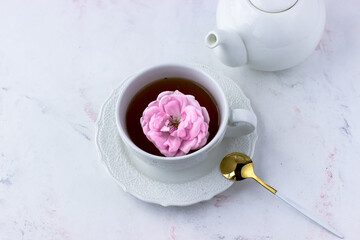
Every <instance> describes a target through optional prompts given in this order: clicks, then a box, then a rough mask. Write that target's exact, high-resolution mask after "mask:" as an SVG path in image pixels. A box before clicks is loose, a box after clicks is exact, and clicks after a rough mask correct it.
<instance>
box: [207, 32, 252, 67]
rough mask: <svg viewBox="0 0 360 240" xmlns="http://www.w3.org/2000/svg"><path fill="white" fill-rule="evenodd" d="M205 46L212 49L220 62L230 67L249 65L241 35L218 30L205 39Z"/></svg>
mask: <svg viewBox="0 0 360 240" xmlns="http://www.w3.org/2000/svg"><path fill="white" fill-rule="evenodd" d="M205 45H206V46H207V47H208V48H210V49H212V50H213V51H214V53H215V55H216V56H217V57H218V58H219V60H220V61H221V62H222V63H224V64H225V65H228V66H230V67H239V66H241V65H244V64H246V63H247V51H246V47H245V44H244V41H243V40H242V38H241V37H240V35H239V34H238V33H237V32H235V31H233V30H224V29H216V30H213V31H210V32H209V33H208V34H207V35H206V37H205Z"/></svg>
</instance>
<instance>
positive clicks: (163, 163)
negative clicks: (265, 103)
mask: <svg viewBox="0 0 360 240" xmlns="http://www.w3.org/2000/svg"><path fill="white" fill-rule="evenodd" d="M164 78H182V79H188V80H191V81H193V82H196V83H197V84H199V85H201V86H202V87H204V88H205V89H206V90H207V91H208V92H209V93H210V94H211V95H212V96H213V98H214V99H215V101H216V104H217V106H218V109H219V115H220V116H219V119H220V125H219V129H218V131H217V133H216V135H215V136H214V138H213V139H212V140H211V141H210V142H208V143H207V144H206V145H205V146H204V147H202V148H201V149H199V150H197V151H195V152H193V153H189V154H187V155H184V156H179V157H165V156H156V155H153V154H150V153H147V152H145V151H144V150H142V149H141V148H139V147H138V146H136V145H135V144H134V143H133V142H132V141H131V139H130V138H129V136H128V133H127V130H126V112H127V108H128V106H129V104H130V102H131V100H132V99H133V97H134V96H135V95H136V94H137V93H138V92H139V91H140V90H141V89H142V88H143V87H145V86H146V85H148V84H150V83H152V82H154V81H157V80H160V79H164ZM195 98H196V96H195ZM154 100H155V99H154ZM144 110H145V109H144ZM115 116H116V124H117V127H118V130H119V133H120V137H121V139H122V140H123V142H124V143H125V144H126V146H127V147H128V149H129V150H130V151H129V152H131V153H134V154H135V157H134V159H133V160H132V161H133V163H134V165H136V166H137V167H138V168H140V170H141V171H142V172H143V173H145V174H147V175H149V176H150V177H152V178H156V179H160V180H166V179H163V178H164V176H166V174H163V172H166V171H170V172H179V171H181V170H184V169H189V168H192V167H194V166H195V165H199V164H200V163H202V162H203V161H204V160H206V159H209V158H211V157H214V152H217V149H216V148H217V147H218V145H219V143H221V141H222V140H223V138H224V137H239V136H242V135H246V134H249V133H251V132H253V131H254V130H255V129H256V125H257V120H256V116H255V115H254V114H253V113H252V112H251V111H249V110H246V109H230V108H229V105H228V102H227V99H226V97H225V94H224V92H223V90H222V88H221V87H220V86H219V84H218V83H217V82H216V81H215V80H214V79H213V78H212V77H211V76H210V75H208V74H207V73H206V72H203V71H201V70H200V69H197V68H195V67H192V66H188V65H184V64H164V65H158V66H154V67H150V68H147V69H145V70H142V71H140V72H139V73H137V74H135V75H134V76H132V77H130V78H129V79H128V80H127V82H125V83H124V87H123V91H122V92H121V93H120V96H119V99H118V102H117V106H116V112H115ZM210 121H211V119H210ZM140 127H141V125H140V119H139V128H140ZM215 155H216V154H215ZM161 171H162V172H161ZM159 175H161V176H159ZM188 177H193V176H185V178H188ZM165 178H167V177H165ZM175 181H177V180H175ZM179 181H180V179H179Z"/></svg>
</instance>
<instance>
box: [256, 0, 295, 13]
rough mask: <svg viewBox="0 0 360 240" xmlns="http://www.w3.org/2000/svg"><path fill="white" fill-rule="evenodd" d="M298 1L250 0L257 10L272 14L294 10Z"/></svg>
mask: <svg viewBox="0 0 360 240" xmlns="http://www.w3.org/2000/svg"><path fill="white" fill-rule="evenodd" d="M297 1H298V0H272V1H269V0H249V2H250V3H251V4H252V5H253V6H254V7H256V8H257V9H259V10H261V11H264V12H270V13H278V12H284V11H287V10H289V9H290V8H292V7H293V6H294V5H295V4H296V3H297Z"/></svg>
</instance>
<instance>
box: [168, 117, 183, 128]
mask: <svg viewBox="0 0 360 240" xmlns="http://www.w3.org/2000/svg"><path fill="white" fill-rule="evenodd" d="M179 124H180V119H179V118H177V117H174V116H170V118H169V125H168V127H170V128H171V129H172V130H176V129H177V128H178V126H179Z"/></svg>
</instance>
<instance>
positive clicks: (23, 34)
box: [0, 0, 360, 240]
mask: <svg viewBox="0 0 360 240" xmlns="http://www.w3.org/2000/svg"><path fill="white" fill-rule="evenodd" d="M216 3H217V2H216V1H211V2H210V1H201V0H199V1H195V0H193V1H185V0H183V1H180V0H177V1H164V0H162V1H160V0H151V1H150V0H149V1H144V0H137V1H130V0H96V1H91V0H73V1H70V0H69V1H68V0H64V1H45V0H35V1H19V0H13V1H5V0H1V1H0V6H1V7H0V240H9V239H24V240H25V239H54V240H55V239H56V240H70V239H159V240H161V239H164V240H174V239H177V240H181V239H226V240H230V239H231V240H235V239H236V240H240V239H252V240H270V239H336V238H335V237H334V236H332V235H330V234H329V233H328V232H326V231H325V230H323V229H321V228H319V227H318V226H317V225H315V224H313V223H312V222H311V221H309V220H307V219H305V218H304V217H303V216H301V215H300V214H298V213H297V212H295V211H293V209H291V208H290V207H288V206H287V205H285V204H284V203H282V202H280V201H279V200H278V199H276V198H274V196H272V195H271V194H269V193H268V192H266V191H265V190H264V189H262V188H261V187H260V186H258V185H257V184H256V183H255V182H252V181H247V182H241V183H238V184H234V185H233V186H232V187H231V188H230V189H228V190H227V191H225V192H223V193H222V194H220V195H217V196H215V197H214V198H213V199H211V200H209V201H207V202H203V203H199V204H196V205H193V206H189V207H168V208H164V207H161V206H157V205H153V204H149V203H144V202H142V201H140V200H138V199H136V198H134V197H133V196H131V195H129V194H127V193H125V192H123V191H122V189H121V188H120V187H119V186H118V185H117V184H116V183H115V182H114V181H113V179H112V178H111V177H109V175H108V174H107V173H106V171H105V170H104V168H103V167H102V165H101V164H100V163H99V161H98V160H99V159H98V155H97V152H96V149H95V144H94V135H95V128H94V122H95V121H96V118H97V114H98V112H99V109H100V107H101V105H102V103H103V102H104V101H105V99H106V98H107V97H108V96H109V93H110V92H111V90H112V89H114V88H115V87H116V86H118V85H119V83H120V82H121V81H122V80H123V79H124V78H125V77H126V76H128V75H129V74H131V73H133V72H135V71H137V70H138V69H139V68H143V67H144V66H149V65H153V64H156V63H159V62H166V61H189V62H199V63H203V64H207V65H209V66H211V67H213V68H214V69H216V70H219V71H222V72H223V73H224V74H225V75H227V76H229V77H232V78H233V79H234V81H236V83H237V84H239V86H241V87H242V88H243V90H244V92H245V93H246V95H247V96H248V97H249V98H250V99H251V101H252V105H253V108H254V109H255V111H256V113H257V115H258V119H259V128H258V134H259V140H258V144H257V148H256V151H255V156H254V161H255V170H256V172H257V175H258V176H259V177H261V178H262V179H263V180H264V181H266V182H268V183H269V184H270V185H273V186H274V187H276V188H277V189H279V190H281V191H282V192H283V193H285V194H286V195H288V196H289V197H291V198H293V199H295V200H296V201H297V202H299V203H301V204H302V205H303V206H304V207H306V208H308V209H310V210H311V211H313V212H314V213H315V214H316V215H317V216H319V217H321V218H323V219H325V220H326V221H327V222H328V223H329V224H330V225H332V226H333V227H334V228H336V229H338V230H339V231H341V232H342V233H343V234H344V235H345V238H346V239H358V238H359V236H360V228H359V223H360V211H359V210H360V207H359V205H358V202H357V201H358V200H360V191H359V187H358V185H359V181H360V177H359V174H358V169H360V161H359V159H358V158H359V155H360V137H359V135H360V129H359V124H358V122H359V120H360V113H359V102H360V80H359V79H360V68H359V64H360V57H359V56H360V44H359V42H360V34H359V32H360V20H358V15H359V12H360V4H359V3H358V2H357V1H355V0H351V1H347V2H346V3H343V2H339V1H335V0H328V1H326V4H327V23H326V30H325V32H324V35H323V39H322V41H321V43H320V44H319V46H318V48H317V49H316V51H315V52H314V53H313V55H311V56H310V57H309V58H308V59H307V60H306V61H305V62H303V63H302V64H300V65H299V66H297V67H295V68H292V69H290V70H286V71H282V72H274V73H266V72H258V71H254V70H251V69H249V68H247V67H242V68H236V69H231V68H227V67H225V66H222V65H221V64H220V63H219V62H218V61H217V60H216V59H215V57H214V56H213V55H212V54H211V52H210V51H209V50H208V49H206V48H205V47H204V46H203V38H204V36H205V34H206V33H207V31H209V30H210V29H212V28H213V27H214V26H215V12H216Z"/></svg>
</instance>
